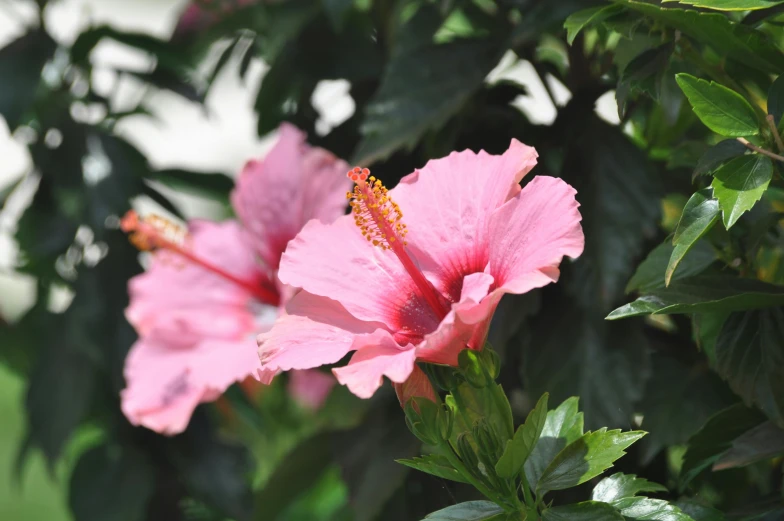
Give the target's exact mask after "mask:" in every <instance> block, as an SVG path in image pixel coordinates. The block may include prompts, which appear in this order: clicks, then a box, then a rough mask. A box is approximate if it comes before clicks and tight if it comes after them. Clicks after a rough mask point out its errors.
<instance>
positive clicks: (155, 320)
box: [126, 220, 266, 345]
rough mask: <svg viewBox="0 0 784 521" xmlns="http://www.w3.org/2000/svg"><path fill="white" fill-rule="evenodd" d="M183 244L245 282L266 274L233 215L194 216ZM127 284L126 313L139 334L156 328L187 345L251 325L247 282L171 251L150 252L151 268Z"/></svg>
mask: <svg viewBox="0 0 784 521" xmlns="http://www.w3.org/2000/svg"><path fill="white" fill-rule="evenodd" d="M184 247H186V248H188V249H189V250H190V251H191V252H192V253H193V254H194V255H195V256H197V257H199V258H201V259H204V260H206V261H208V262H210V263H212V264H214V265H216V266H219V267H221V268H224V269H225V271H227V272H228V273H230V274H231V275H233V276H235V277H237V278H238V279H241V280H245V281H247V282H248V283H249V284H263V283H264V281H265V280H266V278H265V276H264V274H263V273H262V272H261V271H259V268H258V265H257V264H256V262H255V259H254V253H253V249H252V248H251V246H250V244H249V243H248V242H247V240H246V237H245V236H244V234H243V233H242V230H241V228H240V226H239V224H238V223H237V222H236V221H227V222H223V223H212V222H209V221H198V220H197V221H192V222H191V223H189V235H188V239H187V243H186V244H185V245H184ZM128 290H129V293H130V304H129V306H128V308H127V309H126V316H127V318H128V321H129V322H131V324H133V326H134V327H135V328H136V330H137V331H138V332H139V334H141V335H147V334H152V333H153V332H154V331H157V334H158V335H164V334H168V336H169V337H170V338H171V340H172V341H173V342H176V341H177V340H178V339H179V341H180V342H182V343H184V344H185V345H190V344H192V343H193V342H194V341H197V340H199V339H201V338H203V337H205V336H206V337H214V338H238V337H240V336H244V335H246V334H247V332H248V331H249V330H251V329H252V328H253V322H254V319H253V316H252V315H251V314H250V312H249V311H248V303H249V301H250V300H251V299H252V295H251V293H250V291H249V290H248V289H247V288H244V287H242V286H240V285H238V284H236V283H235V282H232V281H230V280H228V279H226V278H224V277H222V276H220V275H218V274H216V273H214V272H212V271H209V270H208V269H206V268H204V267H202V266H199V265H197V264H194V263H193V262H191V261H189V260H187V259H184V258H183V257H181V256H179V255H177V254H176V253H173V252H169V251H165V250H164V251H159V252H156V253H154V254H153V257H152V265H151V267H150V269H149V270H148V271H147V272H145V273H142V274H140V275H137V276H136V277H133V278H132V279H131V280H130V281H129V283H128ZM167 332H168V333H167Z"/></svg>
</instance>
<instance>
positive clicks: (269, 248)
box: [231, 123, 351, 270]
mask: <svg viewBox="0 0 784 521" xmlns="http://www.w3.org/2000/svg"><path fill="white" fill-rule="evenodd" d="M279 136H280V137H279V138H278V142H277V143H276V145H275V146H274V147H273V148H272V150H270V152H269V154H267V156H266V157H265V158H264V159H263V160H258V161H249V162H248V163H247V164H246V165H245V168H243V170H242V173H241V174H240V176H239V179H238V180H237V185H236V188H235V189H234V191H233V192H232V195H231V202H232V205H233V206H234V209H235V211H236V212H237V215H238V216H239V217H240V220H241V221H242V223H243V224H244V225H245V227H246V228H247V229H248V230H249V232H250V234H251V235H252V237H253V239H252V240H253V243H254V246H255V248H256V250H257V252H258V254H259V256H260V257H261V259H262V260H263V261H264V263H265V264H266V265H267V267H269V268H270V269H272V270H274V269H277V268H278V264H279V263H280V256H281V254H282V253H283V251H284V250H285V249H286V245H287V244H288V242H289V241H290V240H291V239H293V238H294V236H295V235H296V234H297V232H299V231H300V230H301V229H302V227H303V226H304V225H305V223H306V222H308V221H309V220H310V219H319V220H323V221H324V222H329V221H332V220H333V219H335V218H337V217H339V216H340V215H342V214H343V213H344V212H345V208H346V198H345V193H346V191H347V190H348V189H349V187H350V184H351V182H350V181H349V179H347V178H346V171H347V170H348V164H347V163H346V162H344V161H342V160H340V159H337V158H336V157H335V156H334V155H332V154H331V153H330V152H328V151H326V150H324V149H322V148H316V147H311V146H310V145H308V144H307V143H306V141H305V139H306V135H305V133H304V132H302V131H301V130H299V129H297V128H296V127H294V126H293V125H290V124H288V123H284V124H282V125H281V126H280V129H279Z"/></svg>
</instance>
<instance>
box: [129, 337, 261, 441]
mask: <svg viewBox="0 0 784 521" xmlns="http://www.w3.org/2000/svg"><path fill="white" fill-rule="evenodd" d="M256 367H258V358H257V356H256V352H255V350H254V349H253V342H252V341H248V340H240V341H234V342H231V341H226V340H204V341H202V342H199V343H198V344H196V345H195V346H193V347H191V348H190V349H178V348H171V347H169V346H168V345H166V344H163V343H160V342H159V341H156V339H152V338H142V339H140V340H139V341H137V342H136V343H135V344H134V346H133V347H132V348H131V352H130V353H129V354H128V358H127V359H126V363H125V379H126V382H127V386H126V388H125V389H123V391H122V392H121V399H122V409H123V412H124V413H125V415H126V417H128V419H129V420H130V421H131V423H133V424H134V425H144V426H145V427H147V428H149V429H152V430H155V431H157V432H161V433H163V434H177V433H179V432H182V431H183V430H184V429H185V427H187V425H188V421H189V420H190V417H191V415H192V414H193V410H194V409H195V408H196V406H197V405H198V404H199V403H201V402H208V401H212V400H214V399H215V398H217V397H218V396H219V395H220V394H222V393H223V392H224V391H225V390H226V389H227V388H228V387H229V386H230V385H231V384H232V383H234V382H237V381H240V380H244V379H245V378H247V377H248V376H251V375H252V373H253V372H254V371H255V369H256Z"/></svg>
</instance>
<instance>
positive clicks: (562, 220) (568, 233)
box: [487, 176, 585, 293]
mask: <svg viewBox="0 0 784 521" xmlns="http://www.w3.org/2000/svg"><path fill="white" fill-rule="evenodd" d="M576 193H577V192H576V191H575V189H574V188H572V187H571V186H569V185H568V184H566V183H565V182H564V181H563V180H561V179H556V178H554V177H544V176H537V177H535V178H534V179H532V180H531V182H530V183H528V185H526V186H525V188H523V190H522V192H520V194H518V195H517V196H516V197H515V198H514V199H512V200H511V201H509V202H508V203H506V204H505V205H504V206H503V207H501V208H500V209H498V210H497V211H495V212H494V213H493V215H492V218H491V221H490V262H489V264H488V267H487V271H488V272H489V273H490V274H492V275H493V277H494V278H495V279H496V283H497V284H498V287H499V289H500V290H503V291H504V292H506V293H525V292H527V291H530V290H532V289H534V288H539V287H541V286H544V285H546V284H549V283H551V282H556V281H557V280H558V275H559V273H560V272H559V269H558V265H559V264H560V263H561V260H562V259H563V258H564V257H571V258H573V259H574V258H577V257H579V256H580V254H581V253H582V252H583V248H584V246H585V237H584V235H583V230H582V227H581V226H580V220H581V219H582V217H581V216H580V212H579V210H578V207H579V206H580V205H579V203H578V202H577V200H576V199H575V194H576Z"/></svg>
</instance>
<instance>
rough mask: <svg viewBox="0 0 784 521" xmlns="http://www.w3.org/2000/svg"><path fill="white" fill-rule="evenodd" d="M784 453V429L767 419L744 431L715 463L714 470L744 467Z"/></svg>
mask: <svg viewBox="0 0 784 521" xmlns="http://www.w3.org/2000/svg"><path fill="white" fill-rule="evenodd" d="M782 454H784V430H783V429H781V427H778V426H776V425H775V424H774V423H773V422H770V421H767V422H765V423H763V424H761V425H757V426H756V427H754V428H753V429H751V430H749V431H746V432H744V433H743V434H741V435H740V436H738V437H737V438H735V439H734V440H732V447H730V448H729V449H728V450H727V451H726V452H724V453H723V454H722V455H721V457H719V459H718V460H717V461H716V463H714V464H713V470H724V469H731V468H735V467H744V466H746V465H751V464H752V463H756V462H757V461H761V460H766V459H771V458H775V457H778V456H780V455H782Z"/></svg>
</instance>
